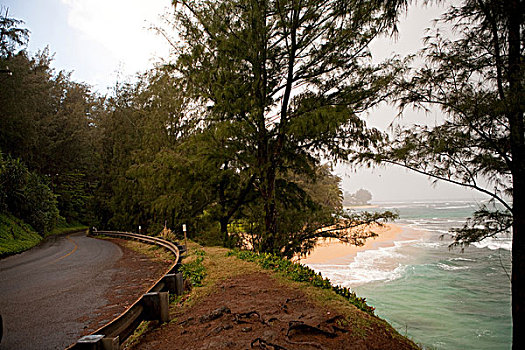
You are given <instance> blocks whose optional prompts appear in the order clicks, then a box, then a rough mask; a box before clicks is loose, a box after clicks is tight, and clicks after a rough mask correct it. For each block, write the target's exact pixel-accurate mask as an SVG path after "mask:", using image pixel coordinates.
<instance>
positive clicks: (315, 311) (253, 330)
mask: <svg viewBox="0 0 525 350" xmlns="http://www.w3.org/2000/svg"><path fill="white" fill-rule="evenodd" d="M349 307H353V306H349ZM350 314H352V313H350ZM353 315H355V316H354V317H355V318H351V317H349V316H348V314H347V316H343V315H342V314H341V313H338V312H337V311H334V310H333V309H328V308H325V307H321V306H318V305H316V304H313V303H312V302H310V301H309V299H308V298H307V297H306V296H305V295H304V293H303V292H302V291H300V290H295V289H293V288H290V287H288V286H283V285H282V284H280V283H279V282H278V281H277V280H275V279H274V278H273V277H271V276H270V275H269V274H268V273H265V272H253V273H247V274H242V275H238V276H234V277H231V278H228V279H226V280H223V281H221V282H219V283H218V284H217V285H216V289H215V292H213V293H212V294H211V295H208V296H206V297H204V298H203V299H202V300H199V301H197V302H196V303H195V304H194V305H193V306H191V307H190V308H189V309H185V310H184V312H182V311H179V312H178V313H177V312H176V313H175V314H173V315H172V321H171V322H170V323H168V324H165V325H163V326H161V327H159V328H156V329H153V330H151V331H149V332H146V334H145V335H143V336H142V338H141V339H140V341H139V343H138V344H136V345H134V346H133V349H155V350H157V349H158V350H161V349H273V350H282V349H289V350H291V349H305V350H308V349H393V350H396V349H415V348H417V347H416V346H415V344H414V343H412V342H411V341H409V340H407V339H406V338H403V337H401V336H399V334H398V333H397V332H395V331H394V330H393V329H392V328H391V327H390V326H388V325H386V323H385V322H383V321H380V320H377V319H375V318H373V317H371V316H368V315H366V314H364V313H361V312H355V313H353Z"/></svg>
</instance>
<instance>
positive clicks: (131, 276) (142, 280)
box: [79, 238, 172, 335]
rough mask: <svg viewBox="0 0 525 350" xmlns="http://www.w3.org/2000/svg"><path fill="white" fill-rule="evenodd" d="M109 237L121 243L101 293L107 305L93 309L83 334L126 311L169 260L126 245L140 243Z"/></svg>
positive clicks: (161, 272) (160, 272) (152, 282)
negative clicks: (107, 284) (108, 284)
mask: <svg viewBox="0 0 525 350" xmlns="http://www.w3.org/2000/svg"><path fill="white" fill-rule="evenodd" d="M109 240H110V241H111V242H113V243H115V244H117V245H119V246H120V248H121V249H122V253H123V254H122V258H121V259H120V260H119V261H118V262H117V263H116V264H115V265H114V266H112V267H111V268H112V269H113V270H115V272H114V274H113V281H112V282H113V284H112V286H111V288H108V292H107V293H106V295H105V296H104V297H105V298H106V300H107V303H106V305H105V306H104V307H102V308H100V309H98V310H96V311H95V317H94V318H91V319H90V320H89V323H88V324H87V325H86V326H85V328H84V332H83V334H82V335H87V334H90V333H92V332H93V331H95V330H97V329H99V328H100V327H102V326H104V325H105V324H107V323H109V322H110V321H111V320H113V319H114V318H115V317H117V316H119V315H120V314H122V313H123V312H124V311H126V309H127V308H128V307H129V306H131V305H132V304H133V303H134V302H135V301H137V300H138V299H139V298H140V297H141V296H142V295H143V294H144V293H145V292H146V291H147V290H148V289H149V288H151V286H153V285H154V284H155V282H157V280H158V279H159V278H160V277H162V276H163V274H164V273H165V272H166V269H167V268H168V267H169V266H170V265H171V263H172V261H170V260H165V259H162V258H155V259H152V256H148V255H146V254H143V253H140V252H137V251H136V250H133V249H130V248H129V245H130V244H133V245H134V246H139V245H140V243H137V242H130V241H126V240H123V239H117V238H112V239H109ZM143 247H148V245H143ZM143 249H144V248H143ZM145 249H147V248H145ZM152 254H154V253H152ZM79 321H88V320H79Z"/></svg>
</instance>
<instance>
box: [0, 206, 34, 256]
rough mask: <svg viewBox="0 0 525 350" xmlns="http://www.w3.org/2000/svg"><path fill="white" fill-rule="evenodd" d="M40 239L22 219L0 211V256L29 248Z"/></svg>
mask: <svg viewBox="0 0 525 350" xmlns="http://www.w3.org/2000/svg"><path fill="white" fill-rule="evenodd" d="M41 240H42V237H41V236H40V235H39V234H37V233H36V232H35V231H34V230H33V228H32V227H31V226H29V225H27V224H25V223H24V222H23V221H22V220H20V219H17V218H15V217H14V216H12V215H9V214H3V213H0V258H2V257H4V256H7V255H11V254H16V253H20V252H23V251H25V250H27V249H30V248H32V247H34V246H35V245H37V244H38V243H40V241H41Z"/></svg>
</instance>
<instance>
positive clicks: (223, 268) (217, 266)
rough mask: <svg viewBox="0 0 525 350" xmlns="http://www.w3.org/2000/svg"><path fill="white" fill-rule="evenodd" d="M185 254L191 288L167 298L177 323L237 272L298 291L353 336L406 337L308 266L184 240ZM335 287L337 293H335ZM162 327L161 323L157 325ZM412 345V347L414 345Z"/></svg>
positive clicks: (363, 302) (358, 299) (138, 337)
mask: <svg viewBox="0 0 525 350" xmlns="http://www.w3.org/2000/svg"><path fill="white" fill-rule="evenodd" d="M187 248H188V251H187V255H186V256H185V257H184V259H183V260H182V267H181V271H182V272H183V274H184V278H185V279H186V280H189V281H191V284H192V288H191V291H186V293H185V294H184V295H183V296H181V297H173V298H171V299H170V300H171V304H170V318H171V322H172V323H177V322H178V321H179V320H180V318H181V317H184V316H183V315H185V314H186V313H187V312H191V308H192V307H193V306H195V305H196V304H198V303H199V302H200V301H201V300H203V299H205V298H206V297H208V296H210V295H214V294H216V293H217V292H218V291H217V285H218V284H220V283H221V282H222V281H224V280H227V279H229V278H233V277H236V276H240V275H246V274H252V273H260V272H263V273H265V274H268V276H270V277H271V278H272V279H274V281H276V282H277V283H278V284H279V285H281V286H283V288H290V289H294V290H301V291H302V292H303V293H304V294H305V295H306V297H307V298H308V300H309V301H310V302H312V303H313V304H315V305H318V306H320V307H324V308H326V309H331V310H334V311H336V312H338V313H340V314H341V315H342V316H343V317H344V320H342V321H341V322H344V323H345V324H344V325H342V326H349V327H351V329H352V332H354V334H355V335H356V336H357V337H362V338H366V337H367V336H369V335H370V334H373V332H377V330H378V329H381V330H382V331H384V332H387V333H388V334H390V336H391V337H393V338H400V339H406V338H405V337H403V336H402V335H400V334H399V333H398V332H397V331H396V330H395V329H394V328H393V327H391V326H390V325H389V324H388V323H387V322H386V321H384V320H382V319H380V318H378V317H376V316H373V314H374V313H373V310H374V309H373V308H372V307H370V306H368V305H366V303H365V300H364V298H358V297H357V296H355V294H354V296H355V299H357V302H356V303H357V304H358V305H360V306H361V308H363V305H366V306H367V308H365V309H366V310H367V312H363V311H361V310H359V309H358V308H356V307H354V303H352V302H351V300H350V298H349V297H348V295H351V294H352V293H351V292H349V291H348V290H347V293H346V295H345V293H342V292H341V291H343V290H344V289H342V288H340V289H337V288H336V287H333V286H332V285H331V284H330V282H329V281H328V280H327V279H323V278H322V277H321V276H320V275H318V274H317V273H315V272H314V271H312V270H310V269H307V268H305V269H303V268H302V265H301V266H295V265H297V264H292V263H291V262H289V261H288V260H284V259H280V258H277V257H274V256H266V257H264V256H262V257H261V256H257V254H253V253H250V252H244V251H242V252H241V251H231V250H229V249H226V248H222V247H201V246H200V245H199V244H197V243H195V242H192V241H188V247H187ZM338 290H339V293H338ZM161 327H163V325H161ZM139 333H140V334H143V333H144V331H143V330H141V331H139V332H138V333H137V334H136V335H135V336H134V337H133V338H132V339H133V340H132V341H128V342H126V345H125V349H127V348H129V347H132V344H136V342H137V341H140V338H141V336H140V335H139ZM414 348H415V347H414Z"/></svg>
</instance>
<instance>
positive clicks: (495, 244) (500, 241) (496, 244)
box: [472, 237, 512, 251]
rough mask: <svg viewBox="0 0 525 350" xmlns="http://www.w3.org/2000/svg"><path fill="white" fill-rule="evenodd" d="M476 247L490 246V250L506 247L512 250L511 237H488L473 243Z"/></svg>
mask: <svg viewBox="0 0 525 350" xmlns="http://www.w3.org/2000/svg"><path fill="white" fill-rule="evenodd" d="M472 245H473V246H475V247H476V248H488V249H490V250H497V249H505V250H508V251H511V250H512V238H511V237H488V238H485V239H484V240H482V241H480V242H476V243H472Z"/></svg>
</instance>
